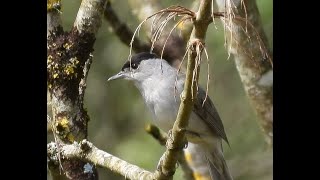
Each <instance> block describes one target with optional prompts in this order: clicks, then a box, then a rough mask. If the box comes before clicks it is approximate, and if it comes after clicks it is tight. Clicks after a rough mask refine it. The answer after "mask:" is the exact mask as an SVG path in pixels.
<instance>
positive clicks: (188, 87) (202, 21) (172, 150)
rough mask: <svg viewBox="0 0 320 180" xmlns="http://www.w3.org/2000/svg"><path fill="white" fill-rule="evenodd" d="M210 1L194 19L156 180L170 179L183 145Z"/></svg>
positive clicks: (206, 1)
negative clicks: (180, 88) (177, 100)
mask: <svg viewBox="0 0 320 180" xmlns="http://www.w3.org/2000/svg"><path fill="white" fill-rule="evenodd" d="M211 2H212V1H211V0H202V1H201V3H200V6H199V10H198V12H197V16H196V18H195V19H194V27H193V30H192V33H191V36H190V40H189V47H190V49H189V53H188V65H187V73H186V80H185V84H184V90H183V92H182V95H181V103H180V107H179V111H178V115H177V119H176V121H175V123H174V125H173V129H172V137H170V138H168V141H167V150H166V152H165V153H164V156H163V161H162V166H161V169H160V173H159V177H158V179H172V175H173V174H174V172H175V165H176V162H177V160H178V156H179V154H180V153H181V151H182V149H183V147H184V145H185V129H186V127H187V126H188V123H189V117H190V114H191V111H192V107H193V103H194V100H195V99H194V98H196V94H197V88H196V87H197V82H198V77H195V78H194V77H193V74H194V71H197V74H199V71H200V68H197V67H196V57H200V56H201V52H202V51H201V50H200V52H199V51H196V49H197V47H199V44H204V38H205V35H206V30H207V28H208V25H209V24H210V17H211V16H210V15H211Z"/></svg>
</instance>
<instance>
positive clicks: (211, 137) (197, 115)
mask: <svg viewBox="0 0 320 180" xmlns="http://www.w3.org/2000/svg"><path fill="white" fill-rule="evenodd" d="M119 78H124V79H127V80H131V81H133V82H134V84H135V86H136V87H137V88H138V89H139V91H140V93H141V95H142V97H143V99H144V102H145V104H146V105H147V107H148V108H149V110H150V112H151V114H152V116H153V119H154V121H155V124H156V125H158V126H159V127H160V128H161V129H162V130H164V131H167V132H168V131H169V130H170V129H171V128H172V126H173V123H174V121H175V119H176V116H177V113H178V109H179V105H180V97H179V96H180V94H181V92H182V91H183V86H184V80H185V74H183V73H179V74H177V70H176V69H175V68H173V67H171V66H170V65H169V64H168V63H167V62H166V61H165V60H162V59H159V58H157V56H156V55H154V54H150V53H139V54H136V55H134V56H133V57H132V60H131V62H129V61H128V62H126V63H125V64H124V65H123V67H122V70H121V71H120V72H119V73H118V74H116V75H114V76H112V77H111V78H109V79H108V80H114V79H119ZM175 87H176V88H175ZM205 96H206V92H205V91H204V90H203V89H202V88H201V87H199V90H198V94H197V100H196V101H195V103H194V108H193V111H192V113H191V115H190V119H189V125H188V127H187V132H186V137H187V140H188V141H189V142H191V143H194V144H197V145H199V146H200V147H202V149H203V153H204V154H205V156H206V158H207V159H208V164H209V165H208V166H209V169H210V174H211V176H212V178H213V179H214V180H232V177H231V175H230V172H229V170H228V167H227V165H226V162H225V160H224V157H223V152H222V139H223V140H225V141H226V142H227V143H228V144H229V142H228V139H227V136H226V133H225V130H224V127H223V124H222V121H221V119H220V116H219V114H218V112H217V110H216V108H215V107H214V105H213V103H212V101H211V99H210V98H209V97H207V99H206V101H205V102H204V104H203V101H204V99H205ZM202 104H203V105H202ZM199 153H200V152H199Z"/></svg>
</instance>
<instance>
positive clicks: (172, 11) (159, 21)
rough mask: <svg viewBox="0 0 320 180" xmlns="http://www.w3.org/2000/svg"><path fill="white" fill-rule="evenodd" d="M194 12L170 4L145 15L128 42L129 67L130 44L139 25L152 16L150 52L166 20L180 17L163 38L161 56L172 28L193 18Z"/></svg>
mask: <svg viewBox="0 0 320 180" xmlns="http://www.w3.org/2000/svg"><path fill="white" fill-rule="evenodd" d="M195 16H196V14H195V12H193V11H191V10H189V9H187V8H185V7H182V6H170V7H168V8H165V9H163V10H160V11H158V12H156V13H154V14H152V15H150V16H149V17H147V18H146V19H144V20H143V21H142V22H141V23H140V24H139V25H138V27H137V28H136V30H135V31H134V33H133V36H132V39H131V42H130V50H129V57H128V60H129V61H130V68H131V57H132V45H133V42H134V37H135V36H136V34H138V35H139V31H140V29H141V26H142V25H143V24H144V23H145V22H146V21H147V20H149V19H150V18H152V17H154V18H153V21H152V25H151V33H152V35H151V39H150V41H151V48H150V53H152V51H153V49H154V45H155V43H156V42H157V41H158V40H159V39H160V37H161V35H162V32H163V30H164V28H165V27H166V26H167V24H168V22H170V21H171V20H172V19H174V20H175V18H177V17H182V18H181V19H180V20H179V21H178V22H177V23H176V24H175V25H174V27H173V28H172V29H171V31H170V33H169V35H168V37H167V39H166V40H165V43H164V45H163V48H162V51H161V58H162V56H163V52H164V48H165V45H166V43H167V41H168V39H169V37H170V35H171V33H172V32H173V30H174V29H176V27H177V26H178V25H179V24H180V23H184V22H185V21H187V20H190V19H192V18H195Z"/></svg>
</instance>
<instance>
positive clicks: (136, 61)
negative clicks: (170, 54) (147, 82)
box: [108, 52, 159, 81]
mask: <svg viewBox="0 0 320 180" xmlns="http://www.w3.org/2000/svg"><path fill="white" fill-rule="evenodd" d="M157 58H159V57H158V56H157V55H156V54H154V53H150V52H141V53H137V54H135V55H133V56H132V57H131V61H130V59H129V60H128V61H126V63H125V64H124V65H123V66H122V68H121V71H120V72H119V73H118V74H116V75H114V76H112V77H110V78H109V79H108V81H111V80H115V79H122V78H128V74H129V71H130V70H131V69H133V70H135V69H137V68H138V67H139V65H140V63H141V62H142V61H144V60H149V59H157ZM130 67H131V68H130Z"/></svg>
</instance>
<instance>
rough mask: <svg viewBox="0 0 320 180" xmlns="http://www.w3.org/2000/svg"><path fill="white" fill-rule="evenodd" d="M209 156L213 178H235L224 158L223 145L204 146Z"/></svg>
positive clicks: (218, 179)
mask: <svg viewBox="0 0 320 180" xmlns="http://www.w3.org/2000/svg"><path fill="white" fill-rule="evenodd" d="M203 148H205V155H206V158H207V162H208V166H209V172H210V176H211V179H212V180H233V178H232V176H231V173H230V171H229V168H228V165H227V163H226V161H225V159H224V156H223V152H222V147H221V146H215V147H211V148H210V147H208V146H206V147H203Z"/></svg>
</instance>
